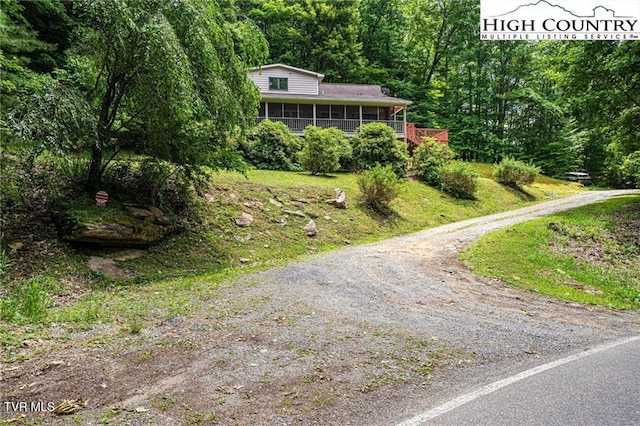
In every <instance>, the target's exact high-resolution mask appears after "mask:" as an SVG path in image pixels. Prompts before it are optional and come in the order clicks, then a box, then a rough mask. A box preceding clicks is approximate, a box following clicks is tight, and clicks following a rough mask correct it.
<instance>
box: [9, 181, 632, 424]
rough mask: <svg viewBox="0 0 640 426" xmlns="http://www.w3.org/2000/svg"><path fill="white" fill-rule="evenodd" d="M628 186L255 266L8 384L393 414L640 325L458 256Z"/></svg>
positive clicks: (251, 407)
mask: <svg viewBox="0 0 640 426" xmlns="http://www.w3.org/2000/svg"><path fill="white" fill-rule="evenodd" d="M626 193H628V192H624V191H603V192H585V193H581V194H578V195H575V196H571V197H568V198H563V199H559V200H555V201H551V202H545V203H542V204H538V205H535V206H531V207H527V208H524V209H520V210H516V211H511V212H508V213H503V214H497V215H492V216H486V217H482V218H476V219H472V220H467V221H464V222H458V223H454V224H450V225H446V226H442V227H439V228H435V229H431V230H428V231H424V232H420V233H417V234H412V235H407V236H403V237H399V238H394V239H390V240H386V241H383V242H380V243H375V244H369V245H365V246H359V247H354V248H350V249H346V250H340V251H335V252H332V253H327V254H322V255H316V256H313V257H310V258H308V259H306V260H303V261H299V262H297V263H294V264H291V265H289V266H284V267H280V268H275V269H271V270H269V271H266V272H262V273H256V274H252V275H248V276H244V277H242V278H241V279H239V280H238V282H236V283H234V284H233V285H229V286H227V287H225V289H224V290H221V292H220V295H219V297H217V298H215V300H207V301H205V302H204V303H203V307H202V309H201V311H200V313H199V315H197V316H195V317H193V318H187V319H180V320H179V321H167V322H163V323H162V324H158V325H157V327H155V328H154V329H151V330H144V333H143V337H144V338H142V339H138V340H135V341H131V340H126V339H120V340H116V341H115V342H113V343H111V344H110V345H109V346H108V347H103V348H96V349H93V350H92V352H91V353H90V356H87V352H86V348H84V349H83V348H79V347H73V346H71V347H69V348H68V349H66V350H65V351H64V352H62V353H60V354H56V355H55V357H56V359H62V360H64V362H65V363H66V364H65V365H64V366H62V367H59V368H48V369H37V368H35V362H36V361H33V363H30V362H26V363H24V364H23V368H21V369H20V370H19V371H16V372H14V373H13V374H12V375H10V377H8V378H6V379H5V383H4V384H3V386H4V385H6V384H7V383H8V384H10V385H12V386H15V388H14V389H15V390H14V391H11V392H9V396H10V398H12V400H15V399H23V400H24V399H28V400H33V399H40V400H43V399H44V400H47V398H48V399H51V398H62V397H65V395H67V394H68V393H69V392H68V391H69V389H73V390H74V392H75V395H82V396H83V397H86V398H88V399H89V403H88V405H87V407H86V408H83V410H82V411H79V412H78V415H80V416H81V417H82V419H83V424H91V423H92V424H98V423H99V422H98V421H99V420H100V419H103V420H104V418H105V417H106V418H108V419H112V420H111V421H113V424H125V423H126V424H154V425H155V424H166V425H173V424H179V423H180V422H185V424H213V422H214V421H216V422H218V424H233V425H235V424H243V425H244V424H246V425H249V424H251V425H255V424H265V425H285V424H298V425H316V424H317V425H349V424H352V425H394V424H396V423H398V422H400V421H401V420H403V419H405V418H407V417H411V416H412V415H414V414H416V413H418V412H421V411H424V410H426V409H428V408H429V407H432V406H435V405H437V404H439V403H442V402H444V401H447V400H448V399H450V398H452V397H455V396H456V395H458V394H460V393H462V392H464V391H466V390H469V389H472V388H475V387H478V386H480V385H482V384H484V383H487V382H491V381H493V380H496V379H499V378H501V377H504V376H506V375H508V374H510V373H513V372H515V371H520V370H524V369H526V368H529V367H531V366H534V365H536V364H541V363H543V362H546V361H548V360H551V359H555V358H558V357H560V356H562V355H565V354H567V353H571V352H575V351H580V350H583V349H585V348H588V347H590V346H592V345H595V344H598V343H601V342H604V341H610V340H615V339H618V338H620V337H622V336H629V335H633V334H638V333H639V332H640V317H639V316H638V313H637V312H618V311H609V310H605V309H601V308H594V307H584V306H580V305H576V304H571V303H566V302H559V301H556V300H553V299H550V298H547V297H544V296H540V295H537V294H534V293H531V292H526V291H523V290H519V289H515V288H511V287H508V286H506V285H505V284H503V283H502V282H500V281H497V280H489V279H484V278H479V277H476V276H475V275H473V274H472V273H470V272H469V271H468V270H467V269H466V268H465V267H464V266H463V265H462V264H461V263H460V261H459V260H458V258H459V253H460V251H461V250H462V249H463V248H464V247H465V246H466V245H467V244H469V243H470V242H472V241H473V240H475V239H477V238H479V237H480V236H482V235H483V234H485V233H487V232H490V231H493V230H496V229H499V228H501V227H505V226H510V225H513V224H516V223H518V222H522V221H525V220H529V219H533V218H536V217H540V216H544V215H547V214H551V213H554V212H557V211H560V210H565V209H568V208H572V207H578V206H581V205H585V204H589V203H593V202H596V201H599V200H602V199H605V198H608V197H611V196H615V195H620V194H626ZM143 353H148V354H149V355H148V356H147V357H146V358H144V357H142V356H140V354H143ZM142 358H144V359H142ZM40 361H41V362H42V360H40ZM73 366H78V367H81V368H76V369H75V374H70V372H72V367H73ZM37 371H40V374H36V372H37ZM29 382H35V383H36V384H35V385H31V387H27V388H26V390H25V389H23V390H19V386H20V385H21V384H23V383H26V384H28V383H29ZM65 391H66V392H67V393H66V394H65ZM45 418H46V422H45V424H65V422H64V421H63V420H62V419H60V418H55V417H54V416H53V415H50V416H48V417H45ZM66 420H68V419H66Z"/></svg>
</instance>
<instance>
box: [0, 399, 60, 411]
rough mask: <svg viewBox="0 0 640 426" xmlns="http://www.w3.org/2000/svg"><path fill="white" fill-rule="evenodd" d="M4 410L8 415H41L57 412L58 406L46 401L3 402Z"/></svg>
mask: <svg viewBox="0 0 640 426" xmlns="http://www.w3.org/2000/svg"><path fill="white" fill-rule="evenodd" d="M2 408H3V409H4V412H6V413H41V412H49V411H53V410H55V408H56V404H54V403H53V402H46V401H3V404H2Z"/></svg>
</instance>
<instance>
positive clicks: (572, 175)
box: [564, 172, 591, 186]
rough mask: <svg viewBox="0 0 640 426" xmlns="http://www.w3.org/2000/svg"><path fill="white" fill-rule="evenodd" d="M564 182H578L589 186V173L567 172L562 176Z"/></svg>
mask: <svg viewBox="0 0 640 426" xmlns="http://www.w3.org/2000/svg"><path fill="white" fill-rule="evenodd" d="M564 178H565V180H570V181H572V182H578V183H581V184H583V185H585V186H587V185H591V176H589V173H584V172H569V173H566V174H565V175H564Z"/></svg>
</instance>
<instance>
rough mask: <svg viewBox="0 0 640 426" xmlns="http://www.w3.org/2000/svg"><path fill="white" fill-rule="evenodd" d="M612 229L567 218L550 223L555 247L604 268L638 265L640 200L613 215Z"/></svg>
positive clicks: (559, 250) (560, 252) (639, 250)
mask: <svg viewBox="0 0 640 426" xmlns="http://www.w3.org/2000/svg"><path fill="white" fill-rule="evenodd" d="M609 220H610V221H611V228H612V229H611V230H610V231H603V230H600V229H592V228H589V227H585V226H580V225H569V224H566V223H564V222H553V223H550V224H549V229H551V230H552V231H553V232H554V234H555V238H554V240H553V241H552V242H551V247H552V248H553V250H554V251H555V252H556V253H559V254H564V255H569V256H572V257H574V258H575V259H576V260H578V261H579V262H582V263H588V264H595V265H599V266H600V267H603V268H620V267H624V266H625V265H629V266H635V265H637V263H638V261H639V260H640V204H637V203H636V204H632V205H630V206H628V207H627V208H625V209H623V210H622V211H618V212H615V213H613V214H611V215H610V216H609Z"/></svg>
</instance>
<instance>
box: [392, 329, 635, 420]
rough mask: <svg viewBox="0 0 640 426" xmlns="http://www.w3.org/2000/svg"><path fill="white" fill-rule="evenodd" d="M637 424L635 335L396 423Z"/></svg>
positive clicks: (504, 379)
mask: <svg viewBox="0 0 640 426" xmlns="http://www.w3.org/2000/svg"><path fill="white" fill-rule="evenodd" d="M639 424H640V336H636V337H631V338H627V339H623V340H619V341H616V342H613V343H609V344H605V345H602V346H599V347H596V348H593V349H591V350H588V351H583V352H578V353H575V354H572V355H570V356H568V357H565V358H561V359H558V360H556V361H553V362H550V363H547V364H544V365H541V366H538V367H535V368H532V369H530V370H526V371H523V372H522V373H519V374H516V375H513V376H510V377H507V378H503V379H501V380H498V381H496V382H493V383H491V384H488V385H486V386H483V387H481V388H479V389H476V390H474V391H472V392H469V393H467V394H465V395H461V396H459V397H457V398H455V399H453V400H451V401H449V402H447V403H445V404H442V405H440V406H438V407H434V408H432V409H430V410H428V411H426V412H424V413H422V414H420V415H418V416H415V417H413V418H411V419H409V420H406V421H405V422H403V423H401V424H400V425H398V426H417V425H441V426H448V425H455V426H463V425H492V426H498V425H518V426H527V425H536V426H539V425H548V426H555V425H557V426H572V425H576V426H578V425H580V426H587V425H594V426H596V425H597V426H606V425H612V426H613V425H615V426H619V425H639Z"/></svg>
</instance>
